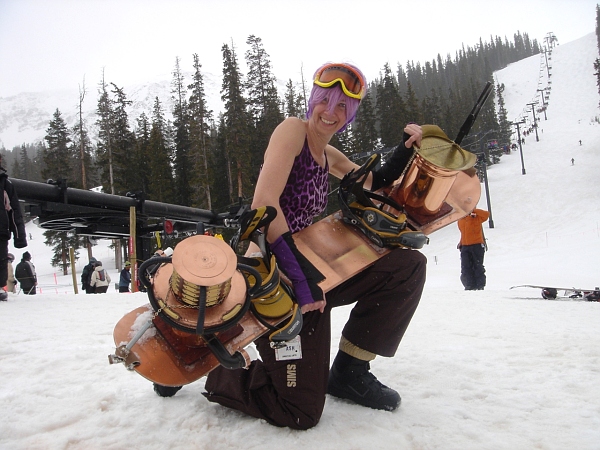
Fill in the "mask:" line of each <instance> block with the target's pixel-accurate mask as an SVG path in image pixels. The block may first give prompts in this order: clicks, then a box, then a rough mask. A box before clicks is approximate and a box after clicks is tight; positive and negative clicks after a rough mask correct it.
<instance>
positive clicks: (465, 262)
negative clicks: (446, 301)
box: [457, 208, 490, 291]
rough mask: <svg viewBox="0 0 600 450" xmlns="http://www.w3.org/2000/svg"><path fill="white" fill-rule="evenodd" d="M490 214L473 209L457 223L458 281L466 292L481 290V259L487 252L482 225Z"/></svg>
mask: <svg viewBox="0 0 600 450" xmlns="http://www.w3.org/2000/svg"><path fill="white" fill-rule="evenodd" d="M489 217H490V213H489V212H488V211H484V210H482V209H477V208H476V209H474V210H473V212H471V214H469V215H468V216H466V217H463V218H462V219H460V220H459V221H458V229H459V230H460V242H459V243H458V247H457V248H458V249H459V250H460V281H461V282H462V284H463V286H464V287H465V290H466V291H475V290H483V288H485V283H486V276H485V267H484V265H483V257H484V255H485V252H486V250H487V244H486V243H485V237H484V235H483V227H482V224H483V223H484V222H485V221H486V220H488V218H489Z"/></svg>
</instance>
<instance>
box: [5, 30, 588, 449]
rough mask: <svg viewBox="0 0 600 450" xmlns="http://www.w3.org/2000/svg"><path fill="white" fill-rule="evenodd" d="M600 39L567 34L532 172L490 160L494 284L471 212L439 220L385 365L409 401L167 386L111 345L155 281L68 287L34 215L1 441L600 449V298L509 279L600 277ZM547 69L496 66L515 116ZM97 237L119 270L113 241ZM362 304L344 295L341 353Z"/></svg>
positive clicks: (582, 280) (82, 445) (12, 337)
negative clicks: (296, 397) (479, 254)
mask: <svg viewBox="0 0 600 450" xmlns="http://www.w3.org/2000/svg"><path fill="white" fill-rule="evenodd" d="M596 55H597V48H596V39H595V35H594V34H589V35H587V36H585V37H584V38H582V39H579V40H577V41H574V42H571V43H567V44H563V45H560V46H559V47H557V48H555V49H554V51H553V55H552V76H551V79H552V90H551V95H550V99H549V107H548V111H547V116H548V120H547V121H546V120H543V119H542V122H541V123H540V141H539V142H536V141H535V137H534V136H531V135H530V136H528V137H527V138H526V144H525V145H524V146H523V153H524V161H525V167H526V172H527V173H526V175H522V174H521V161H520V157H519V154H518V152H513V154H511V155H508V156H505V157H503V158H502V161H501V163H500V164H498V165H495V166H493V167H490V168H489V171H488V175H489V185H490V197H491V202H492V212H493V220H494V225H495V227H494V228H488V227H486V229H485V233H486V236H487V237H488V243H489V252H488V253H487V254H486V268H487V273H488V286H487V288H486V290H485V291H473V292H465V291H464V290H462V286H461V284H460V281H459V279H458V277H459V272H460V261H459V255H458V251H457V250H456V243H457V241H458V237H459V233H458V230H457V228H456V226H455V225H450V226H449V227H447V228H445V229H443V230H440V231H438V232H436V233H435V234H434V235H432V236H431V238H432V239H431V244H430V245H429V246H428V247H426V248H425V249H424V253H425V254H426V255H427V257H428V260H429V263H428V281H427V284H426V287H425V292H424V295H423V298H422V301H421V305H420V306H419V309H418V310H417V313H416V314H415V317H414V319H413V321H412V323H411V325H410V327H409V329H408V332H407V334H406V336H405V338H404V340H403V342H402V344H401V345H400V349H399V351H398V353H397V355H396V357H394V358H378V359H376V360H375V361H374V362H373V364H372V367H373V371H374V373H375V374H376V375H377V376H378V378H379V379H380V380H382V381H383V382H384V383H386V384H388V385H390V386H392V387H394V388H396V389H397V390H398V391H399V392H400V394H401V395H402V399H403V401H402V406H401V407H400V408H399V409H398V410H397V411H396V412H394V413H388V412H382V411H374V410H370V409H366V408H362V407H359V406H356V405H352V404H349V403H347V402H344V401H342V400H339V399H334V398H328V399H327V403H326V407H325V411H324V414H323V417H322V420H321V422H320V424H319V425H318V426H317V427H315V428H313V429H311V430H309V431H306V432H296V431H291V430H288V429H279V428H275V427H272V426H270V425H268V424H266V423H265V422H263V421H260V420H256V419H253V418H250V417H246V416H244V415H242V414H239V413H237V412H235V411H231V410H228V409H225V408H222V407H220V406H217V405H214V404H209V403H208V402H207V401H206V400H205V399H204V398H203V397H202V396H201V392H202V390H203V386H204V381H203V380H199V381H198V382H196V383H193V384H191V385H188V386H185V387H184V388H183V389H182V390H181V391H180V392H179V393H178V394H177V395H176V396H175V397H173V398H170V399H164V398H159V397H157V396H156V395H155V394H154V392H153V391H152V388H151V385H150V383H149V382H148V381H146V380H144V379H143V378H142V377H140V376H139V375H137V374H134V373H129V372H127V371H126V370H125V369H124V368H123V367H120V366H110V365H109V364H108V362H107V355H108V354H109V353H111V352H112V351H113V348H114V347H113V342H112V329H113V327H114V325H115V323H116V322H117V321H118V320H119V319H120V318H121V317H122V316H123V315H124V314H125V313H127V312H129V311H130V310H132V309H134V308H135V307H137V306H139V305H142V304H144V303H147V298H146V297H145V296H144V295H143V294H121V295H120V294H116V293H114V291H111V292H110V293H109V294H104V295H98V296H86V295H74V294H72V293H69V284H70V279H71V277H70V275H69V276H62V275H57V276H56V281H55V276H54V273H55V272H56V270H55V269H53V268H51V267H50V266H49V263H48V261H49V259H50V255H49V252H48V250H47V249H45V248H44V247H43V244H42V237H41V231H40V230H38V229H33V228H30V229H29V230H30V231H31V232H32V234H34V239H33V240H32V241H31V242H30V245H29V247H28V249H27V250H29V251H30V252H31V253H32V255H33V262H34V263H35V264H36V267H37V269H38V273H39V274H40V275H41V277H40V278H41V284H42V288H43V294H41V295H37V296H36V297H27V298H26V297H25V296H23V295H10V296H9V301H8V302H6V303H2V304H0V340H1V341H2V342H3V345H2V347H1V348H0V379H2V383H1V384H0V411H1V413H0V414H1V415H2V418H3V419H4V420H1V421H0V448H1V449H66V448H68V449H125V448H143V449H164V448H169V449H189V448H197V449H226V448H245V449H259V448H260V449H279V448H282V447H284V448H325V449H363V448H373V449H383V448H385V449H388V448H389V449H398V448H406V449H461V450H462V449H477V450H479V449H507V450H508V449H510V450H512V449H531V448H539V449H563V448H576V449H598V448H600V444H599V443H600V385H599V383H598V375H599V367H600V347H599V346H598V338H597V336H598V324H600V304H599V303H588V302H581V301H546V300H542V299H541V298H540V296H539V292H538V291H537V290H530V289H514V290H510V289H509V288H510V287H511V286H513V285H518V284H524V283H532V284H553V285H564V286H565V287H569V286H577V287H585V288H587V287H594V286H595V285H599V284H600V273H599V270H598V257H597V255H598V254H599V250H600V201H599V200H600V199H599V198H598V197H599V195H600V193H599V190H598V187H597V174H596V172H597V170H598V169H597V168H598V167H599V165H600V153H599V151H600V128H599V125H598V124H597V123H595V122H593V121H592V119H593V118H594V117H596V116H598V109H597V105H598V100H599V97H598V92H597V88H596V85H595V79H594V76H593V72H594V70H593V65H592V64H593V60H594V58H595V56H596ZM540 73H541V71H540V57H539V56H536V57H532V58H529V59H527V60H524V61H521V62H519V63H516V64H513V65H511V66H510V67H508V68H506V69H504V70H502V71H500V72H499V73H497V74H496V76H497V78H498V80H499V81H500V82H502V83H504V84H505V85H506V86H507V91H506V93H505V97H506V104H507V107H508V109H509V118H510V119H511V120H518V119H519V118H520V117H522V116H523V110H524V108H525V105H526V103H530V102H531V101H532V99H535V97H536V95H537V89H543V88H544V87H546V84H545V83H547V80H546V79H545V78H544V77H543V76H542V77H541V80H542V84H541V85H540V84H539V81H540ZM541 129H543V133H542V132H541ZM579 140H581V141H582V145H581V146H580V145H579ZM571 158H574V159H575V165H573V166H572V165H571ZM480 206H482V207H484V208H485V207H486V200H485V195H483V197H482V200H481V202H480ZM94 252H95V255H96V256H97V257H99V258H100V259H102V260H103V261H104V265H105V267H107V268H109V269H112V270H113V272H114V276H113V272H111V276H113V278H116V277H117V275H116V274H117V270H116V269H115V268H114V261H113V260H112V258H111V256H110V252H109V251H108V249H106V247H105V245H104V244H103V246H98V248H95V250H94ZM21 253H22V251H21V250H20V251H18V252H15V254H16V255H17V256H20V254H21ZM82 266H83V264H80V267H79V270H80V269H81V267H82ZM348 311H349V310H348V309H347V308H342V309H338V310H336V311H334V314H333V319H332V320H333V343H332V354H334V353H335V352H336V348H335V347H336V344H337V340H338V339H339V336H340V332H341V329H342V327H343V324H344V322H345V318H346V316H347V314H348Z"/></svg>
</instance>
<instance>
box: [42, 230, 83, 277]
mask: <svg viewBox="0 0 600 450" xmlns="http://www.w3.org/2000/svg"><path fill="white" fill-rule="evenodd" d="M44 237H45V240H44V244H46V245H47V246H48V247H52V250H53V253H52V259H51V260H50V265H51V266H52V267H62V271H63V275H68V274H69V266H70V264H71V256H70V252H69V249H70V248H73V249H75V253H74V255H75V261H77V259H79V252H78V251H77V249H79V248H80V247H81V245H82V238H81V237H79V236H77V234H75V233H74V232H72V231H52V230H48V231H45V232H44Z"/></svg>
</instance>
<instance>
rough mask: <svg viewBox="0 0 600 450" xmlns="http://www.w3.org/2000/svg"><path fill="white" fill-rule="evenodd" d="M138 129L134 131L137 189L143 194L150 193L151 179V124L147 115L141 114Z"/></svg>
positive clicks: (138, 119)
mask: <svg viewBox="0 0 600 450" xmlns="http://www.w3.org/2000/svg"><path fill="white" fill-rule="evenodd" d="M136 122H137V128H136V129H135V131H134V135H135V150H134V159H135V166H136V167H137V173H138V176H137V179H138V182H137V184H136V189H137V190H140V191H142V192H145V193H147V192H148V185H149V177H150V168H149V167H150V165H149V161H148V159H149V157H150V128H151V125H150V122H149V121H148V117H147V116H146V114H145V113H142V114H140V117H138V118H137V120H136Z"/></svg>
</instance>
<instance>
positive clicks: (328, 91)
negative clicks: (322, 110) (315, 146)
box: [306, 64, 366, 133]
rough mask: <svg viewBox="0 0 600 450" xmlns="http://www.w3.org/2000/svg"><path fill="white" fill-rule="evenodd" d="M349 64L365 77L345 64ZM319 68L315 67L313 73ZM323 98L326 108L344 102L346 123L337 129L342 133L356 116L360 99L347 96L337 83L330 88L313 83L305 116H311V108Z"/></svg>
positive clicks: (331, 107)
mask: <svg viewBox="0 0 600 450" xmlns="http://www.w3.org/2000/svg"><path fill="white" fill-rule="evenodd" d="M347 65H349V66H351V67H352V68H353V69H354V70H356V71H357V72H358V73H359V74H360V75H361V76H362V79H363V80H364V79H365V77H364V75H363V73H362V72H361V71H360V70H359V69H358V68H356V67H355V66H353V65H351V64H347ZM319 70H320V68H319V69H317V71H316V72H315V74H316V73H317V72H318V71H319ZM313 78H314V75H313ZM365 94H366V86H365ZM323 100H327V110H330V109H333V108H335V106H336V105H337V104H338V103H341V102H344V103H346V123H345V124H344V126H343V127H342V128H340V129H339V131H338V133H342V132H343V131H345V130H346V128H347V127H348V125H349V124H350V123H352V121H354V119H355V118H356V113H357V112H358V107H359V105H360V100H358V99H356V98H352V97H348V96H347V95H346V94H344V91H343V90H342V87H341V86H340V84H339V83H336V84H334V85H333V86H331V87H330V88H323V87H321V86H317V85H316V84H313V88H312V91H311V93H310V98H309V99H308V111H306V118H307V119H310V116H312V112H313V109H314V107H315V105H318V104H319V103H321V102H322V101H323Z"/></svg>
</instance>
